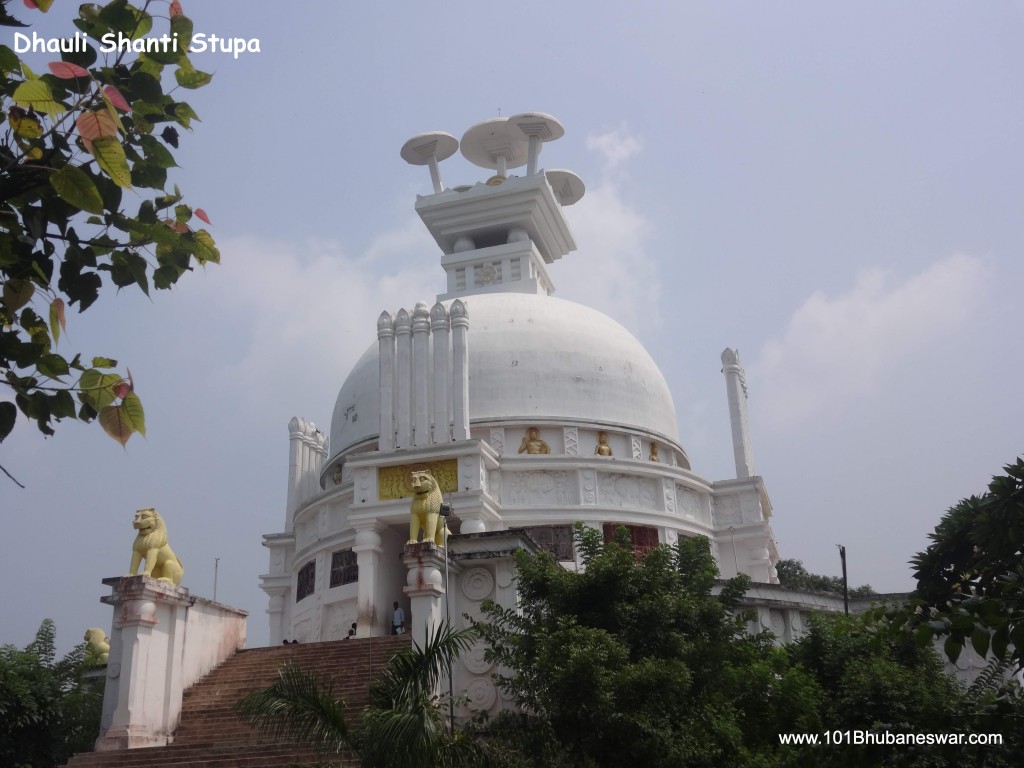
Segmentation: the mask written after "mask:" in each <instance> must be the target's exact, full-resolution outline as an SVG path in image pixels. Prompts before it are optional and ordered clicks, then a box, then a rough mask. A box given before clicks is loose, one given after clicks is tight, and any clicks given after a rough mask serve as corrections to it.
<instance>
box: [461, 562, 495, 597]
mask: <svg viewBox="0 0 1024 768" xmlns="http://www.w3.org/2000/svg"><path fill="white" fill-rule="evenodd" d="M492 589H494V577H493V576H491V572H490V571H488V570H487V569H486V568H472V569H470V570H468V571H466V574H465V576H463V577H462V593H463V594H464V595H465V596H466V597H468V598H469V599H470V600H483V599H484V598H485V597H489V596H490V594H491V590H492Z"/></svg>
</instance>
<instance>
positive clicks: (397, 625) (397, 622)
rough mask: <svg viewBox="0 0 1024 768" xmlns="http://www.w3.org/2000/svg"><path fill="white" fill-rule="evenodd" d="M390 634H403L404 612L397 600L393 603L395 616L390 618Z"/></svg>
mask: <svg viewBox="0 0 1024 768" xmlns="http://www.w3.org/2000/svg"><path fill="white" fill-rule="evenodd" d="M391 634H392V635H404V634H405V611H403V610H402V608H401V606H400V605H399V604H398V601H397V600H396V601H395V614H394V616H393V617H392V618H391Z"/></svg>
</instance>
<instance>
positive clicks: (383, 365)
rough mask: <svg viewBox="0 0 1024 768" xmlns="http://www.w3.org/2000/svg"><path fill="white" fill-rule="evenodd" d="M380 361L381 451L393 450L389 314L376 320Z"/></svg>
mask: <svg viewBox="0 0 1024 768" xmlns="http://www.w3.org/2000/svg"><path fill="white" fill-rule="evenodd" d="M377 345H378V357H379V360H380V441H379V442H378V447H379V448H380V450H382V451H393V450H395V320H394V318H393V317H391V313H390V312H381V313H380V317H379V318H377Z"/></svg>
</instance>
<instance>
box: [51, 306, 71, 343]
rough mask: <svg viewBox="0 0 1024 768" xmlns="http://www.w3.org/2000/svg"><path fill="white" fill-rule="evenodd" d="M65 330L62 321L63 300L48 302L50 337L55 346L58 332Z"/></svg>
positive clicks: (58, 336) (65, 327)
mask: <svg viewBox="0 0 1024 768" xmlns="http://www.w3.org/2000/svg"><path fill="white" fill-rule="evenodd" d="M62 330H67V324H66V322H65V320H64V299H60V298H57V299H54V300H53V301H51V302H50V335H51V336H53V342H54V344H56V343H57V342H58V341H59V340H60V332H61V331H62Z"/></svg>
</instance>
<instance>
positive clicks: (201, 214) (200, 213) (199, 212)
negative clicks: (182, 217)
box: [192, 208, 213, 227]
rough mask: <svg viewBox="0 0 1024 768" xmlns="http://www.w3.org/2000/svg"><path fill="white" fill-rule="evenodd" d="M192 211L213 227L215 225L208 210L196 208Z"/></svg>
mask: <svg viewBox="0 0 1024 768" xmlns="http://www.w3.org/2000/svg"><path fill="white" fill-rule="evenodd" d="M192 213H194V214H195V215H196V218H198V219H200V220H201V221H205V222H206V223H207V224H209V225H210V226H211V227H212V226H213V222H212V221H210V217H209V216H207V215H206V211H204V210H203V209H202V208H196V209H195V210H194V211H192Z"/></svg>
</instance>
